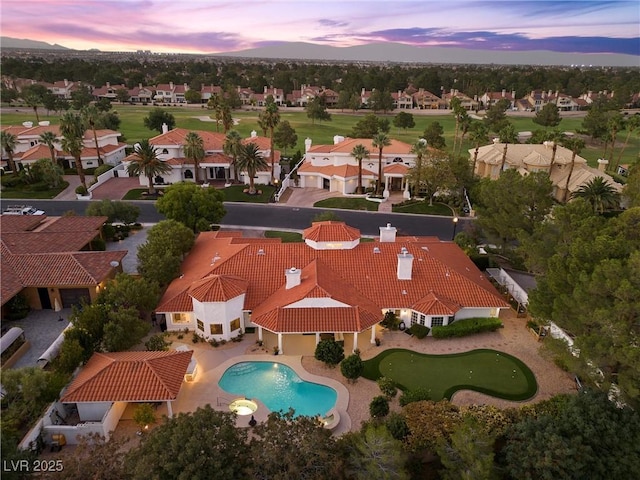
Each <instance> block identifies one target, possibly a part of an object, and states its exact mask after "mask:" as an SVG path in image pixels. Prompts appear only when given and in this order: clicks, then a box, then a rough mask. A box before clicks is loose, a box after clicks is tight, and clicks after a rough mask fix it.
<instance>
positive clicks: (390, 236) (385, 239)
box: [380, 223, 398, 243]
mask: <svg viewBox="0 0 640 480" xmlns="http://www.w3.org/2000/svg"><path fill="white" fill-rule="evenodd" d="M397 231H398V229H397V228H396V227H392V226H391V224H390V223H387V226H386V227H380V243H394V242H395V241H396V232H397Z"/></svg>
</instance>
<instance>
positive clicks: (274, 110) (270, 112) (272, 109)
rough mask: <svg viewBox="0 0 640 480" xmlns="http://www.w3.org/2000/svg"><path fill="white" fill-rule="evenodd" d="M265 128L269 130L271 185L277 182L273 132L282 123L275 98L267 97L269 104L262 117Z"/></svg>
mask: <svg viewBox="0 0 640 480" xmlns="http://www.w3.org/2000/svg"><path fill="white" fill-rule="evenodd" d="M262 121H263V124H264V126H265V127H266V128H267V129H268V130H269V139H270V141H271V142H270V145H269V161H270V163H271V183H273V181H274V180H275V155H274V153H275V152H274V151H273V130H274V129H275V128H276V127H277V126H278V124H279V123H280V112H279V111H278V105H276V102H274V101H273V97H272V96H271V95H269V96H268V97H267V104H266V107H265V110H264V115H263V117H262Z"/></svg>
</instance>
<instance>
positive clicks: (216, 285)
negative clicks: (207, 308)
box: [189, 275, 247, 302]
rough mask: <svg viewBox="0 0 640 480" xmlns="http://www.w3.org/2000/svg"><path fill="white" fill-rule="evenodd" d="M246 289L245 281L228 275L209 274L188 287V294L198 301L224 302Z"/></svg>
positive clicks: (244, 291)
mask: <svg viewBox="0 0 640 480" xmlns="http://www.w3.org/2000/svg"><path fill="white" fill-rule="evenodd" d="M246 291H247V281H246V280H244V279H242V278H239V277H232V276H229V275H210V276H208V277H205V278H203V279H202V280H199V281H197V282H194V284H193V285H192V286H191V288H189V295H190V296H191V297H193V298H195V299H196V300H198V301H200V302H226V301H227V300H231V299H232V298H236V297H237V296H239V295H242V294H243V293H246Z"/></svg>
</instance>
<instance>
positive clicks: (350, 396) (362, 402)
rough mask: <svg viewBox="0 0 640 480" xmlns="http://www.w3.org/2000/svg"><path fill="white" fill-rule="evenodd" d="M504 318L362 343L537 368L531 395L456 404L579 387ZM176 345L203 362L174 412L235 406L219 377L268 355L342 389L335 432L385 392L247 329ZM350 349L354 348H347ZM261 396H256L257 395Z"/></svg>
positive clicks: (261, 412) (365, 416)
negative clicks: (463, 329) (466, 332)
mask: <svg viewBox="0 0 640 480" xmlns="http://www.w3.org/2000/svg"><path fill="white" fill-rule="evenodd" d="M501 318H502V320H503V322H504V328H501V329H499V330H498V331H496V332H490V333H482V334H478V335H473V336H470V337H463V338H452V339H446V340H436V339H434V338H431V337H428V338H425V339H423V340H418V339H416V338H415V337H409V336H408V335H406V334H404V333H401V332H389V331H385V332H384V333H383V334H382V335H381V336H382V345H381V346H379V347H376V346H374V345H371V346H369V347H368V348H364V349H362V352H361V355H362V358H363V359H364V360H366V359H369V358H372V357H374V356H375V355H377V354H378V353H380V352H381V351H383V350H385V349H388V348H406V349H409V350H413V351H416V352H421V353H430V354H443V353H459V352H466V351H470V350H475V349H478V348H490V349H494V350H498V351H502V352H506V353H508V354H511V355H513V356H515V357H517V358H519V359H520V360H522V361H523V362H524V363H525V364H526V365H527V366H528V367H529V368H530V369H531V371H532V372H533V373H534V375H535V377H536V381H537V383H538V391H537V393H536V394H535V395H534V396H533V397H532V398H531V399H529V400H526V401H523V402H514V401H508V400H502V399H499V398H495V397H491V396H488V395H484V394H481V393H478V392H474V391H471V390H461V391H458V392H456V393H455V394H454V395H453V398H452V402H453V403H454V404H456V405H459V406H460V405H470V404H473V403H477V404H487V405H495V406H497V407H499V408H507V407H516V406H519V405H522V404H525V403H534V402H539V401H541V400H545V399H548V398H550V397H552V396H554V395H557V394H560V393H573V392H575V387H574V383H573V379H572V376H571V375H570V374H569V373H567V372H564V371H562V370H560V368H558V367H557V366H556V365H555V364H554V363H553V362H552V361H551V360H550V359H548V358H545V357H544V356H543V355H542V354H541V352H540V348H541V346H542V342H537V341H536V339H534V338H533V336H532V335H530V334H529V332H528V330H527V329H526V320H527V319H526V318H516V316H515V313H513V312H503V314H502V315H501ZM170 339H171V340H173V344H172V345H171V348H177V347H179V346H181V345H186V346H187V347H189V348H190V349H192V350H193V351H194V357H195V359H196V360H197V362H198V372H197V375H196V377H195V379H194V381H193V382H185V383H183V385H182V389H181V390H180V394H179V395H178V398H177V399H176V401H174V402H173V405H172V409H173V412H174V414H178V413H181V412H185V413H186V412H193V411H195V410H196V409H197V408H198V407H202V406H204V405H206V404H209V405H211V407H212V408H213V409H215V410H220V411H229V405H228V404H229V403H231V401H233V400H234V399H235V398H237V397H236V396H234V395H231V394H229V393H227V392H225V391H223V390H222V389H221V388H220V387H218V380H219V379H220V378H221V377H222V374H223V373H224V371H225V370H226V369H227V368H228V367H230V366H231V365H234V364H235V363H239V362H243V361H267V362H278V363H282V364H285V365H287V366H289V367H291V368H292V369H293V370H295V372H296V373H297V374H298V375H299V376H300V378H302V379H303V380H306V381H310V382H314V383H319V384H322V385H327V386H329V387H332V388H333V389H335V390H336V391H337V392H338V400H337V403H336V407H335V408H336V410H337V411H338V413H339V415H340V423H339V424H338V425H337V427H336V428H335V429H333V430H332V431H333V433H334V434H336V435H341V434H342V433H345V432H349V431H354V430H358V429H359V428H360V426H361V423H362V422H363V421H366V420H369V418H370V416H369V403H370V402H371V400H372V399H373V397H375V396H377V395H380V390H379V388H378V386H377V384H376V383H375V382H372V381H370V380H367V379H364V378H360V379H358V380H357V381H356V382H349V381H348V380H347V379H346V378H344V377H343V376H342V374H341V372H340V368H331V367H327V366H326V365H324V364H323V363H322V362H319V361H318V360H316V359H315V358H314V357H313V355H305V356H300V355H277V356H274V355H271V354H269V353H268V351H267V349H266V348H264V347H262V348H261V347H258V345H257V344H256V343H255V341H256V335H255V334H247V335H245V337H244V339H243V340H242V341H241V342H239V343H227V344H226V345H224V346H220V347H218V348H213V347H211V346H210V345H209V344H208V343H202V342H200V343H196V344H194V343H192V342H191V334H187V335H185V336H184V339H182V340H177V339H176V335H175V334H173V335H172V336H171V338H170ZM345 354H349V352H345ZM398 397H399V395H398V396H397V397H396V398H395V399H393V400H392V401H391V402H390V407H391V410H392V411H400V410H401V408H400V406H399V402H398ZM252 400H255V399H252ZM256 403H258V404H259V408H258V410H257V411H256V413H255V414H254V417H255V419H256V420H257V421H262V420H265V419H266V418H267V416H268V414H269V411H268V409H267V408H266V406H264V405H263V404H261V403H260V402H259V401H257V402H256ZM157 414H158V416H159V417H160V416H162V415H166V414H167V407H166V405H164V404H163V405H161V406H160V407H159V408H158V410H157ZM130 418H131V417H130V416H129V415H127V413H126V412H125V415H124V416H123V419H122V420H121V421H120V424H119V425H118V428H117V430H116V432H115V433H116V434H119V433H121V432H125V435H126V434H127V433H129V434H130V432H127V430H133V433H135V426H134V425H133V423H132V420H131V419H130ZM250 418H251V417H250V416H238V418H237V423H236V424H237V425H238V426H240V427H248V421H249V419H250Z"/></svg>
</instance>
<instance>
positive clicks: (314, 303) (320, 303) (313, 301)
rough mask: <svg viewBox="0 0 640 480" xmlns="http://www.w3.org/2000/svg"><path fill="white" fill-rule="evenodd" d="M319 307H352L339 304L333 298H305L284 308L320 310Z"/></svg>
mask: <svg viewBox="0 0 640 480" xmlns="http://www.w3.org/2000/svg"><path fill="white" fill-rule="evenodd" d="M318 307H350V305H347V304H346V303H342V302H339V301H337V300H334V299H333V298H327V297H322V298H319V297H318V298H303V299H302V300H299V301H297V302H294V303H291V304H289V305H287V306H286V307H284V308H318Z"/></svg>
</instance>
